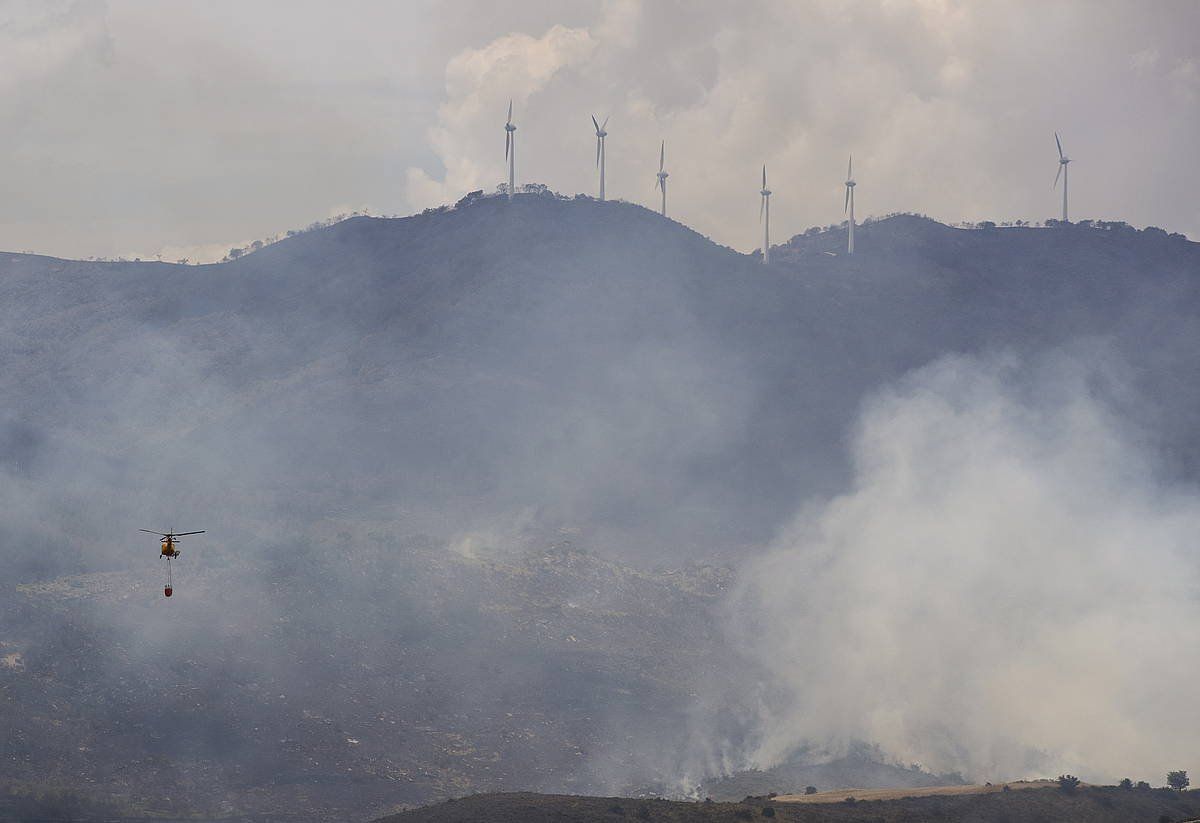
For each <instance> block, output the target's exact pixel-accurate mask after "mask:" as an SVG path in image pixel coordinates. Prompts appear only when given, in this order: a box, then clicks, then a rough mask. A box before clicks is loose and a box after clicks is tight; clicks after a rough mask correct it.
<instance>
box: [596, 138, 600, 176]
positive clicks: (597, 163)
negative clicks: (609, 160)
mask: <svg viewBox="0 0 1200 823" xmlns="http://www.w3.org/2000/svg"><path fill="white" fill-rule="evenodd" d="M596 168H600V135H599V134H597V135H596Z"/></svg>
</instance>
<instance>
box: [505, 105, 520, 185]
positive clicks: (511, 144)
mask: <svg viewBox="0 0 1200 823" xmlns="http://www.w3.org/2000/svg"><path fill="white" fill-rule="evenodd" d="M516 130H517V127H516V126H514V125H513V121H512V100H509V101H508V120H507V121H506V122H505V124H504V159H505V160H507V161H508V199H509V200H512V199H513V191H514V190H515V188H516V182H517V170H516V164H517V136H516V134H514V133H513V132H515V131H516Z"/></svg>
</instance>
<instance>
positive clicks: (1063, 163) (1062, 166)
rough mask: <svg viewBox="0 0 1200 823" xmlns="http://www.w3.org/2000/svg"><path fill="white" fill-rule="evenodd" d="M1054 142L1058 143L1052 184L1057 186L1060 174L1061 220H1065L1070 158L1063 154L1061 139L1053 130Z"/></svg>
mask: <svg viewBox="0 0 1200 823" xmlns="http://www.w3.org/2000/svg"><path fill="white" fill-rule="evenodd" d="M1054 142H1055V143H1057V144H1058V174H1056V175H1054V185H1055V186H1056V187H1057V186H1058V178H1059V177H1060V176H1061V177H1062V181H1063V216H1062V219H1063V222H1064V223H1066V222H1067V164H1068V163H1070V162H1071V158H1070V157H1067V156H1066V155H1065V154H1063V150H1062V141H1061V140H1059V139H1058V132H1054Z"/></svg>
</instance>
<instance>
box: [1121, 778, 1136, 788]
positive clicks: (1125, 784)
mask: <svg viewBox="0 0 1200 823" xmlns="http://www.w3.org/2000/svg"><path fill="white" fill-rule="evenodd" d="M1117 788H1119V789H1132V788H1133V781H1132V780H1130V779H1129V778H1128V777H1122V778H1121V782H1120V783H1118V784H1117Z"/></svg>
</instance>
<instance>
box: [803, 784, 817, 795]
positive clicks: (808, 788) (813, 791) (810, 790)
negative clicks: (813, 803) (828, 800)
mask: <svg viewBox="0 0 1200 823" xmlns="http://www.w3.org/2000/svg"><path fill="white" fill-rule="evenodd" d="M804 793H805V794H816V793H817V787H816V786H805V787H804Z"/></svg>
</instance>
